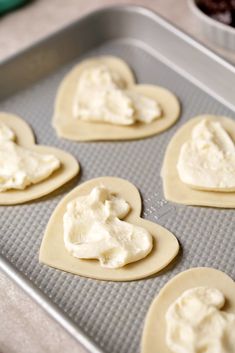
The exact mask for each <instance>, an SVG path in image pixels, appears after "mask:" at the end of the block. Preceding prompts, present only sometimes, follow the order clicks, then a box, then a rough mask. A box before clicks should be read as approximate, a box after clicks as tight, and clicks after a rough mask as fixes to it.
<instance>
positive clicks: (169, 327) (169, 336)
mask: <svg viewBox="0 0 235 353" xmlns="http://www.w3.org/2000/svg"><path fill="white" fill-rule="evenodd" d="M224 304H225V298H224V295H223V293H222V292H220V291H219V290H218V289H216V288H209V287H196V288H193V289H189V290H186V291H185V292H183V294H182V295H181V296H180V297H179V298H178V299H177V300H176V301H175V302H173V303H172V304H171V306H170V307H169V309H168V310H167V312H166V343H167V346H168V348H169V349H170V350H171V351H172V352H173V353H202V352H203V353H234V352H235V315H234V314H232V313H227V312H225V311H222V310H221V309H222V308H223V306H224Z"/></svg>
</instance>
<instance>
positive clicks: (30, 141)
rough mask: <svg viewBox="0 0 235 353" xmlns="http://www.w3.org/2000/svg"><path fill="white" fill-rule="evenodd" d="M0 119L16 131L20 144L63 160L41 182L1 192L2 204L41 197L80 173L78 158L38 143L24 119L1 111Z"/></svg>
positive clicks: (22, 201) (12, 203) (11, 203)
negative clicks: (22, 188) (57, 167)
mask: <svg viewBox="0 0 235 353" xmlns="http://www.w3.org/2000/svg"><path fill="white" fill-rule="evenodd" d="M0 121H2V122H4V123H5V124H6V125H8V126H9V127H10V128H11V129H12V130H13V131H14V133H15V135H16V142H17V143H18V144H19V145H21V146H23V147H26V148H29V149H31V150H34V151H35V152H38V153H48V154H54V155H55V156H56V157H57V158H58V159H59V160H60V161H61V167H60V168H59V169H58V170H56V171H54V173H52V174H51V176H49V177H48V178H47V179H45V180H43V181H41V182H40V183H38V184H34V185H30V186H28V187H27V188H26V189H25V190H9V191H6V192H1V193H0V205H15V204H21V203H25V202H28V201H32V200H35V199H38V198H41V197H42V196H45V195H48V194H50V193H51V192H53V191H54V190H56V189H58V188H60V187H61V186H62V185H64V184H65V183H67V182H68V181H69V180H71V179H72V178H73V177H75V176H76V175H77V174H78V172H79V169H80V168H79V163H78V162H77V161H76V159H75V158H74V157H73V156H72V155H70V154H69V153H66V152H64V151H62V150H60V149H57V148H53V147H48V146H42V145H36V144H35V139H34V134H33V131H32V129H31V128H30V127H29V125H28V124H27V123H26V122H25V121H24V120H23V119H21V118H20V117H18V116H17V115H13V114H9V113H0Z"/></svg>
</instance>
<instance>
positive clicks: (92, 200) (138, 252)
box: [63, 186, 153, 268]
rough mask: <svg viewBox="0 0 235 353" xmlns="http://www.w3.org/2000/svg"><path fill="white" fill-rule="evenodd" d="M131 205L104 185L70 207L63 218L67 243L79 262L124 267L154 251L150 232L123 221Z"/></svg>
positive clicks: (67, 246) (69, 205) (66, 245)
mask: <svg viewBox="0 0 235 353" xmlns="http://www.w3.org/2000/svg"><path fill="white" fill-rule="evenodd" d="M129 211H130V206H129V204H128V203H127V202H126V201H125V200H124V199H122V198H120V197H118V196H115V195H113V194H112V193H111V192H110V191H109V190H108V189H107V188H105V187H104V186H97V187H94V188H93V189H92V190H91V192H90V194H88V195H87V196H80V197H77V198H76V199H74V200H73V201H70V202H69V203H68V204H67V208H66V212H65V214H64V217H63V227H64V244H65V248H66V249H67V250H68V251H69V252H70V254H71V255H73V256H74V257H77V258H79V259H98V260H99V261H100V265H101V266H102V267H108V268H120V267H123V266H124V265H126V264H128V263H130V262H134V261H138V260H140V259H142V258H144V257H145V256H147V255H148V253H149V252H150V251H151V250H152V246H153V240H152V236H151V235H150V233H149V232H148V231H147V230H146V229H144V228H142V227H139V226H136V225H133V224H131V223H128V222H125V221H122V219H123V218H125V216H126V215H127V214H128V213H129Z"/></svg>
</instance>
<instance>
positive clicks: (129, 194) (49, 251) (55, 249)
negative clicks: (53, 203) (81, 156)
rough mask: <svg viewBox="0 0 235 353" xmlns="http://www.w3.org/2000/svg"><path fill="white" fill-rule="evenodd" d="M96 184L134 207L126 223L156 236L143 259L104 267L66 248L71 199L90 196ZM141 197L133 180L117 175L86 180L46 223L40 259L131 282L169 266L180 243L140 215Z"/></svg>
mask: <svg viewBox="0 0 235 353" xmlns="http://www.w3.org/2000/svg"><path fill="white" fill-rule="evenodd" d="M97 185H104V186H105V187H107V188H109V189H110V190H112V192H113V193H116V194H117V195H120V196H121V197H123V198H124V199H125V200H126V201H127V202H128V203H129V204H130V206H131V211H130V213H129V214H128V215H127V217H126V218H125V220H126V221H127V222H130V223H133V224H136V225H139V226H141V227H144V228H146V229H147V230H148V231H149V232H150V234H151V235H152V236H153V239H154V245H153V250H152V251H151V253H150V254H149V255H148V256H147V257H145V258H144V259H142V260H139V261H137V262H133V263H131V264H128V265H126V266H124V267H123V268H120V269H109V268H103V267H101V266H100V265H99V262H98V261H97V260H79V259H76V258H74V257H73V256H72V255H70V254H69V253H68V251H67V250H66V249H65V246H64V241H63V215H64V213H65V210H66V205H67V203H68V202H69V201H71V200H72V199H74V198H75V197H78V196H83V195H87V194H88V193H89V192H90V191H91V190H92V188H94V187H95V186H97ZM140 214H141V198H140V194H139V192H138V190H137V189H136V187H135V186H134V185H133V184H131V183H130V182H128V181H126V180H124V179H120V178H114V177H101V178H97V179H92V180H90V181H87V182H85V183H83V184H81V185H80V186H78V187H77V188H75V189H74V190H73V191H71V192H70V193H69V194H68V195H67V196H66V197H65V198H64V199H63V200H62V201H61V202H60V203H59V205H58V206H57V207H56V209H55V211H54V213H53V214H52V216H51V218H50V220H49V223H48V225H47V228H46V231H45V234H44V238H43V241H42V244H41V248H40V254H39V261H40V262H42V263H44V264H46V265H49V266H52V267H55V268H58V269H61V270H64V271H67V272H71V273H74V274H77V275H81V276H85V277H90V278H95V279H100V280H111V281H131V280H136V279H140V278H143V277H147V276H150V275H152V274H154V273H157V272H159V271H160V270H161V269H163V268H164V267H166V266H167V265H168V264H169V263H170V262H171V261H172V260H173V259H174V257H175V256H176V255H177V253H178V251H179V244H178V241H177V239H176V238H175V236H174V235H173V234H172V233H170V232H169V231H168V230H166V229H165V228H163V227H161V226H160V225H158V224H156V223H152V222H150V221H147V220H145V219H143V218H141V217H140Z"/></svg>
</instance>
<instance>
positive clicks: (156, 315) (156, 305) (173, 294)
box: [141, 267, 235, 353]
mask: <svg viewBox="0 0 235 353" xmlns="http://www.w3.org/2000/svg"><path fill="white" fill-rule="evenodd" d="M198 286H208V287H213V288H217V289H219V290H220V291H221V292H222V293H223V294H224V295H225V298H226V303H225V306H224V309H222V310H227V311H228V312H232V313H235V297H234V291H235V283H234V281H233V280H232V278H230V277H229V276H228V275H227V274H225V273H224V272H222V271H220V270H216V269H213V268H208V267H198V268H192V269H189V270H186V271H183V272H181V273H179V274H178V275H176V276H175V277H173V278H172V279H171V280H170V281H169V282H167V284H166V285H165V286H164V287H163V288H162V289H161V290H160V292H159V294H158V295H157V296H156V297H155V299H154V300H153V302H152V303H151V306H150V308H149V310H148V313H147V316H146V318H145V324H144V330H143V334H142V341H141V353H172V352H171V351H170V350H169V349H168V348H167V347H166V344H165V333H166V324H165V314H166V311H167V309H168V308H169V306H170V305H171V304H172V303H173V301H175V300H176V299H177V298H178V297H179V296H180V295H181V294H182V293H183V292H184V291H185V290H187V289H190V288H194V287H198Z"/></svg>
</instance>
